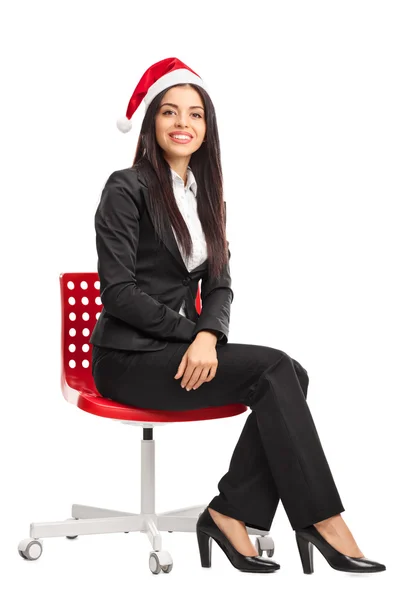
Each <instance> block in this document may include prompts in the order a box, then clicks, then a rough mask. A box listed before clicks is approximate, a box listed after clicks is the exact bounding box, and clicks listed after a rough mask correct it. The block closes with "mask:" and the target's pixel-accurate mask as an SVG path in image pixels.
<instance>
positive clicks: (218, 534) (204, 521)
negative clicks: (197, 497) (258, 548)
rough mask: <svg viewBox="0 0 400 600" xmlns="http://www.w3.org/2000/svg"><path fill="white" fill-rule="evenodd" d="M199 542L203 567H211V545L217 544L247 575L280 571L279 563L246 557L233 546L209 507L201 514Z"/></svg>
mask: <svg viewBox="0 0 400 600" xmlns="http://www.w3.org/2000/svg"><path fill="white" fill-rule="evenodd" d="M196 533H197V541H198V543H199V551H200V560H201V566H202V567H211V544H212V540H214V541H215V542H217V544H218V546H219V547H220V548H221V550H223V551H224V552H225V554H226V556H227V557H228V558H229V560H230V562H231V563H232V565H233V566H234V567H235V568H236V569H239V571H245V572H247V573H272V572H273V571H277V570H278V569H280V565H278V563H276V562H273V561H272V560H268V559H265V558H262V557H260V556H245V555H244V554H241V553H240V552H239V551H238V550H236V548H235V547H234V546H233V545H232V544H231V542H230V541H229V540H228V538H227V537H226V535H225V534H224V533H223V532H222V531H221V529H220V528H219V527H218V526H217V524H216V523H215V521H214V519H213V518H212V516H211V514H210V512H209V510H208V507H206V509H205V510H204V511H203V512H202V513H201V515H200V516H199V518H198V521H197V524H196Z"/></svg>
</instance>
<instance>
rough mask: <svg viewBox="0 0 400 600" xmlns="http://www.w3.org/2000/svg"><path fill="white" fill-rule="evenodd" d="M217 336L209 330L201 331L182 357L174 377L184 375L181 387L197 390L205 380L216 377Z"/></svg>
mask: <svg viewBox="0 0 400 600" xmlns="http://www.w3.org/2000/svg"><path fill="white" fill-rule="evenodd" d="M216 341H217V336H216V335H215V334H214V333H211V332H209V331H200V332H199V333H198V334H197V337H196V339H195V340H194V341H193V342H192V343H191V344H190V346H189V348H188V349H187V350H186V352H185V354H184V355H183V357H182V360H181V362H180V365H179V367H178V371H177V372H176V375H175V377H174V379H179V378H180V377H182V375H183V379H182V381H181V387H182V388H186V389H187V390H188V391H189V390H191V389H192V388H193V389H194V390H196V389H197V388H199V387H200V386H201V385H202V384H203V383H204V382H205V381H207V382H208V381H211V380H212V379H214V377H215V374H216V372H217V367H218V359H217V350H216V348H215V347H216Z"/></svg>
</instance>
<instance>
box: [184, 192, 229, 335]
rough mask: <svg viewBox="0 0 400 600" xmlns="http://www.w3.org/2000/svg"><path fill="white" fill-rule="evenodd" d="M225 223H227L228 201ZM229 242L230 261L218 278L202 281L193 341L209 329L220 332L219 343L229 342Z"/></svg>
mask: <svg viewBox="0 0 400 600" xmlns="http://www.w3.org/2000/svg"><path fill="white" fill-rule="evenodd" d="M224 207H225V225H226V202H225V201H224ZM227 244H228V262H227V264H226V265H225V266H224V268H223V269H222V272H221V274H220V276H219V277H218V278H214V279H211V278H209V277H205V278H204V279H202V282H201V292H200V294H201V304H202V307H201V312H200V315H199V318H198V320H197V322H196V327H195V329H194V332H193V335H192V341H193V340H194V339H195V337H196V335H197V334H198V333H199V331H204V330H209V331H212V332H213V333H216V334H218V343H220V344H222V345H224V344H226V343H227V342H228V335H229V320H230V313H231V304H232V302H233V295H234V294H233V290H232V288H231V285H232V281H231V275H230V258H231V251H230V249H229V241H228V242H227Z"/></svg>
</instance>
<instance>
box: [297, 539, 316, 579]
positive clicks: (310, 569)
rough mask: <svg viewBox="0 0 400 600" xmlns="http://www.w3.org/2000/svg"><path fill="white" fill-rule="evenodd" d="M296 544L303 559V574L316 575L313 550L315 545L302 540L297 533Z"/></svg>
mask: <svg viewBox="0 0 400 600" xmlns="http://www.w3.org/2000/svg"><path fill="white" fill-rule="evenodd" d="M296 542H297V547H298V549H299V554H300V558H301V564H302V566H303V572H304V573H306V574H307V575H310V574H311V573H314V558H313V550H314V545H313V544H312V543H311V542H309V541H307V540H305V539H304V538H302V537H301V536H300V535H297V533H296Z"/></svg>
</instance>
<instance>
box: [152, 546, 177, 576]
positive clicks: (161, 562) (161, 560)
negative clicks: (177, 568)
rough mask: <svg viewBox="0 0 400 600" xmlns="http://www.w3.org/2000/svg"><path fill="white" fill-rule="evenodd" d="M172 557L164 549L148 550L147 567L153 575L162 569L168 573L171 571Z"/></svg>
mask: <svg viewBox="0 0 400 600" xmlns="http://www.w3.org/2000/svg"><path fill="white" fill-rule="evenodd" d="M172 566H173V562H172V557H171V555H170V553H169V552H167V551H166V550H159V551H158V552H157V551H153V552H150V556H149V567H150V571H151V572H152V573H154V575H158V574H159V573H161V571H163V572H164V573H170V572H171V571H172Z"/></svg>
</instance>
